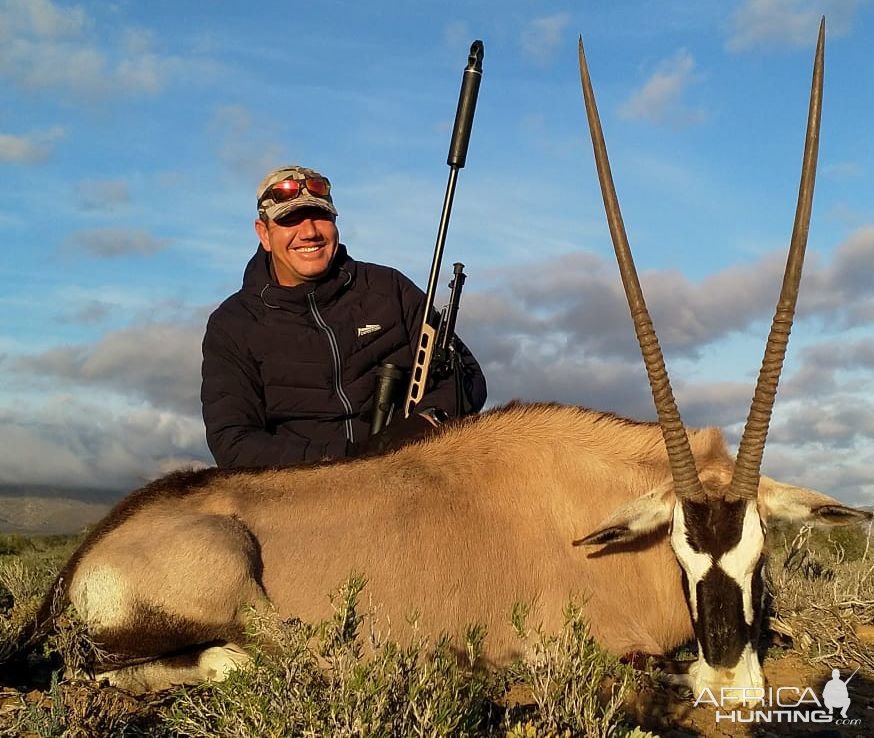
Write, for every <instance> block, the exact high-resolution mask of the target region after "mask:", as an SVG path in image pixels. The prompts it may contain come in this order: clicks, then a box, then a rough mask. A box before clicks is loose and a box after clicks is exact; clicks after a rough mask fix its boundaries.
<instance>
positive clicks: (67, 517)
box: [0, 484, 125, 535]
mask: <svg viewBox="0 0 874 738" xmlns="http://www.w3.org/2000/svg"><path fill="white" fill-rule="evenodd" d="M124 494H125V493H124V492H119V491H118V490H110V489H95V488H88V487H53V486H47V485H23V484H16V485H10V484H4V485H0V533H23V534H27V535H48V534H54V533H78V532H79V531H81V530H82V529H83V528H85V527H87V526H89V525H93V524H94V523H96V522H97V521H98V520H100V518H102V517H103V516H104V515H105V514H106V513H107V511H108V510H109V508H110V507H112V505H113V504H115V502H117V501H118V500H120V499H121V498H122V497H123V496H124Z"/></svg>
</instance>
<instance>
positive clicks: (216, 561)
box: [70, 513, 268, 683]
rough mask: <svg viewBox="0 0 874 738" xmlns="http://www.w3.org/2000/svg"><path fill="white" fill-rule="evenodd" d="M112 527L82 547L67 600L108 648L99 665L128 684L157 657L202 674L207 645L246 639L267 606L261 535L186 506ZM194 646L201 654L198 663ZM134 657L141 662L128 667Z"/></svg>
mask: <svg viewBox="0 0 874 738" xmlns="http://www.w3.org/2000/svg"><path fill="white" fill-rule="evenodd" d="M118 531H119V532H120V533H121V534H122V535H119V536H118V537H117V538H116V537H113V536H112V535H109V536H107V537H106V538H105V539H104V540H103V541H100V542H99V543H98V544H97V545H95V546H94V548H93V549H92V550H91V551H89V552H88V553H87V554H86V556H85V557H84V558H83V560H82V561H81V563H80V565H79V567H78V570H77V571H76V573H75V576H74V579H73V582H72V584H71V587H70V600H71V602H72V603H73V605H74V607H75V608H76V610H77V612H78V614H79V616H80V617H81V618H82V620H83V621H84V623H85V624H86V626H87V628H88V632H89V634H90V636H91V637H92V638H93V640H94V642H95V644H96V645H97V647H98V648H99V649H100V650H101V651H103V652H104V653H105V654H106V656H105V658H103V659H102V664H100V665H98V669H99V670H101V671H104V673H107V674H108V673H111V672H112V671H115V670H118V671H120V672H121V671H122V670H124V673H125V674H126V675H127V676H126V677H124V678H130V679H133V680H134V682H136V680H138V679H140V678H141V677H140V676H135V675H138V674H140V672H142V673H151V672H152V671H155V670H160V669H161V668H164V667H163V666H161V665H162V664H164V665H165V666H167V668H171V669H178V670H181V671H180V673H188V671H191V673H200V671H202V670H206V671H209V670H210V669H211V668H212V667H210V666H208V664H209V663H211V659H213V658H214V656H215V655H216V653H218V652H214V651H210V650H209V647H211V646H212V645H214V644H241V643H245V630H246V625H247V613H248V612H249V611H250V608H251V607H253V606H254V607H255V608H256V609H259V610H260V609H264V608H267V607H268V600H267V596H266V594H265V592H264V589H263V587H262V586H261V581H260V579H261V558H260V551H259V549H258V545H257V542H256V541H255V540H254V539H253V537H252V535H251V533H250V532H249V530H248V529H247V528H246V527H245V526H244V525H243V524H242V523H241V522H240V521H239V520H237V519H235V518H232V517H230V516H224V515H213V514H202V513H190V514H179V515H176V516H175V517H174V518H172V519H170V520H167V519H166V518H165V519H161V520H155V521H144V520H143V519H142V518H139V519H138V527H137V528H133V526H130V527H129V528H127V529H126V528H125V527H121V528H119V529H118ZM219 648H227V647H226V646H219ZM234 649H236V651H237V652H240V651H241V649H240V647H239V646H236V645H235V646H234ZM234 649H232V651H231V652H233V650H234ZM207 652H208V653H207ZM193 653H203V654H206V656H205V657H204V658H205V659H206V660H205V661H202V660H201V658H200V656H198V659H197V661H196V662H194V661H193V657H192V656H191V655H190V654H193ZM183 654H184V656H183ZM180 659H181V661H180ZM186 659H187V660H186ZM237 660H238V659H237V657H236V656H234V657H233V658H231V661H234V663H236V662H237ZM135 661H136V662H141V666H142V668H137V667H135V666H128V665H129V664H131V663H132V662H135ZM150 665H152V666H150ZM116 667H117V668H116ZM220 670H221V669H219V671H220ZM121 678H122V677H121V676H119V679H121ZM142 679H143V680H144V683H145V682H149V683H151V682H152V681H155V680H153V679H152V678H151V677H148V678H147V677H142ZM157 681H160V680H157Z"/></svg>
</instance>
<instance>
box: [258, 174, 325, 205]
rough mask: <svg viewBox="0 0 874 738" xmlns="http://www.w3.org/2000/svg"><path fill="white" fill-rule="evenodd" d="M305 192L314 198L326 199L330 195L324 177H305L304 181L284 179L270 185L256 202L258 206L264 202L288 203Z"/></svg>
mask: <svg viewBox="0 0 874 738" xmlns="http://www.w3.org/2000/svg"><path fill="white" fill-rule="evenodd" d="M304 190H306V191H307V192H308V193H309V194H310V195H313V196H314V197H327V196H328V195H330V194H331V183H330V182H329V181H328V180H327V179H325V178H324V177H306V178H305V179H284V180H282V182H277V183H276V184H272V185H270V187H268V188H267V190H266V191H265V192H264V194H263V195H261V198H260V199H259V200H258V204H259V205H260V204H261V203H262V202H264V200H273V202H275V203H280V202H288V201H289V200H294V199H295V198H297V197H300V196H301V194H302V193H303V191H304Z"/></svg>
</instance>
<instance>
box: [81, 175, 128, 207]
mask: <svg viewBox="0 0 874 738" xmlns="http://www.w3.org/2000/svg"><path fill="white" fill-rule="evenodd" d="M76 195H77V199H78V201H79V207H81V208H82V209H83V210H97V211H100V212H107V211H111V210H117V209H118V208H119V206H121V205H125V204H127V203H128V202H129V201H130V189H129V188H128V185H127V181H125V180H122V179H105V180H94V179H91V180H83V181H82V182H79V184H78V186H77V192H76Z"/></svg>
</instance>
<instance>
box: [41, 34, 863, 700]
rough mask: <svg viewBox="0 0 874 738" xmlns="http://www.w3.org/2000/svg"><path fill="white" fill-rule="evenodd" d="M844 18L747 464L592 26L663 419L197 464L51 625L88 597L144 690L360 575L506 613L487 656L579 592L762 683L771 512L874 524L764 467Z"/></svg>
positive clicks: (142, 503) (218, 666)
mask: <svg viewBox="0 0 874 738" xmlns="http://www.w3.org/2000/svg"><path fill="white" fill-rule="evenodd" d="M823 47H824V25H821V27H820V32H819V40H818V45H817V50H816V60H815V64H814V72H813V84H812V91H811V99H810V111H809V119H808V125H807V140H806V144H805V153H804V164H803V169H802V176H801V187H800V194H799V200H798V206H797V210H796V215H795V226H794V231H793V235H792V241H791V246H790V250H789V257H788V263H787V267H786V275H785V278H784V283H783V288H782V291H781V294H780V299H779V303H778V306H777V311H776V315H775V317H774V322H773V326H772V328H771V332H770V336H769V338H768V341H767V348H766V351H765V358H764V362H763V365H762V370H761V374H760V376H759V380H758V384H757V386H756V389H755V393H754V398H753V402H752V407H751V410H750V413H749V418H748V421H747V424H746V428H745V430H744V432H743V437H742V439H741V442H740V446H739V450H738V454H737V459H736V460H733V459H732V457H731V456H730V455H729V453H728V451H727V449H726V445H725V442H724V440H723V438H722V434H721V433H720V431H719V430H717V429H714V428H708V429H698V430H690V431H687V430H686V429H685V428H684V426H683V424H682V422H681V420H680V416H679V413H678V411H677V408H676V405H675V402H674V399H673V395H672V392H671V388H670V384H669V382H668V377H667V373H666V370H665V366H664V361H663V358H662V355H661V350H660V348H659V345H658V342H657V340H656V336H655V333H654V330H653V327H652V324H651V321H650V318H649V315H648V313H647V310H646V306H645V304H644V300H643V296H642V293H641V289H640V285H639V282H638V279H637V276H636V273H635V269H634V264H633V261H632V257H631V253H630V250H629V247H628V243H627V239H626V237H625V232H624V227H623V224H622V218H621V215H620V211H619V207H618V201H617V198H616V194H615V191H614V188H613V183H612V176H611V174H610V169H609V164H608V161H607V153H606V148H605V145H604V139H603V135H602V131H601V125H600V122H599V119H598V113H597V109H596V105H595V99H594V95H593V92H592V86H591V82H590V80H589V74H588V69H587V67H586V62H585V56H584V52H583V46H582V39H581V40H580V54H579V56H580V74H581V79H582V85H583V90H584V99H585V104H586V108H587V115H588V120H589V128H590V132H591V135H592V141H593V146H594V150H595V158H596V162H597V168H598V172H599V179H600V183H601V188H602V193H603V195H604V201H605V207H606V211H607V217H608V221H609V225H610V231H611V235H612V238H613V242H614V246H615V249H616V254H617V257H618V261H619V265H620V271H621V275H622V281H623V284H624V286H625V290H626V293H627V295H628V300H629V305H630V308H631V314H632V317H633V320H634V325H635V328H636V331H637V335H638V339H639V341H640V345H641V350H642V353H643V357H644V360H645V363H646V367H647V372H648V375H649V380H650V383H651V385H652V390H653V396H654V399H655V404H656V408H657V412H658V418H659V421H658V423H648V422H639V421H634V420H626V419H623V418H619V417H617V416H615V415H612V414H610V413H604V412H598V411H594V410H588V409H584V408H580V407H573V406H561V405H550V404H525V403H511V404H510V405H508V406H506V407H502V408H498V409H494V410H491V411H488V412H486V413H484V414H482V415H480V416H477V417H469V418H465V419H463V420H459V421H454V422H450V423H447V424H446V425H444V426H443V427H442V428H441V429H439V430H438V431H437V432H436V433H435V434H434V435H433V436H432V437H430V438H428V439H426V440H422V441H419V442H417V443H413V444H411V445H408V446H405V447H403V448H400V449H398V450H396V451H394V452H390V453H388V454H385V455H382V456H372V457H366V458H359V459H352V460H346V461H333V462H325V463H320V464H315V465H312V466H304V467H296V468H275V469H274V468H270V469H254V470H245V471H228V470H217V469H208V470H201V471H190V472H176V473H173V474H170V475H168V476H165V477H164V478H162V479H158V480H157V481H154V482H152V483H151V484H149V485H148V486H146V487H144V488H142V489H139V490H137V491H135V492H133V493H132V494H131V495H129V496H128V497H127V498H126V499H124V500H122V501H121V502H120V503H119V504H118V506H117V507H115V509H114V510H112V511H111V512H110V513H109V514H108V515H107V517H106V518H105V519H104V520H103V521H102V522H101V523H100V524H99V525H97V527H96V528H95V529H94V530H93V531H92V532H91V533H90V535H89V536H88V537H87V539H86V540H85V541H84V543H83V544H82V545H81V546H80V548H79V549H78V550H77V551H76V552H75V553H74V554H73V556H72V558H71V559H70V561H69V562H68V563H67V565H66V567H65V568H64V569H63V571H62V572H61V574H60V575H59V577H58V579H57V581H56V583H55V585H54V586H53V588H52V590H51V591H50V592H49V594H48V595H47V598H46V602H45V605H44V607H43V611H42V616H41V617H42V619H43V620H44V621H46V622H47V621H50V620H51V618H52V617H53V615H54V614H55V613H57V608H58V607H60V606H65V605H66V604H67V603H71V604H72V605H73V607H74V608H75V610H76V612H77V613H78V616H79V617H80V618H81V619H82V621H83V622H84V623H85V624H86V627H87V629H88V631H89V633H90V635H91V636H92V637H93V639H94V640H95V641H96V643H97V644H98V645H99V646H100V647H101V648H102V649H103V651H105V653H106V657H105V659H104V660H103V661H102V662H101V663H99V664H95V665H94V670H95V673H96V674H97V676H100V677H105V678H108V680H109V681H110V682H111V683H113V684H115V685H118V686H120V687H123V688H127V689H130V690H133V691H144V690H153V689H160V688H164V687H168V686H170V685H173V684H178V683H183V682H193V681H198V680H203V679H209V678H212V679H221V678H222V677H223V676H225V675H226V673H227V672H228V671H229V670H230V669H234V668H237V667H238V666H240V665H242V664H244V663H245V662H246V661H247V659H248V656H247V654H246V650H245V649H246V645H247V644H246V642H245V636H244V631H245V627H246V619H247V617H248V615H247V613H251V612H252V609H251V606H254V607H255V608H265V607H272V608H275V610H276V611H277V612H278V614H279V615H281V616H283V617H287V616H295V617H299V618H301V619H303V620H309V621H316V620H320V619H322V618H325V617H327V616H329V615H330V613H331V604H330V602H329V598H328V594H329V592H331V591H332V590H334V589H335V588H336V587H337V586H338V585H340V584H341V583H342V582H343V581H344V580H345V579H346V578H347V577H348V576H349V574H350V573H351V572H353V571H354V572H359V573H363V574H364V575H365V577H366V578H367V580H368V585H367V590H366V592H367V593H369V594H368V596H369V598H370V600H371V601H372V602H373V603H374V606H375V607H376V608H377V612H378V613H379V615H380V617H382V618H385V621H386V622H390V623H391V628H392V636H393V637H397V638H399V639H402V640H403V639H404V638H405V637H406V636H407V633H406V630H407V629H408V628H409V627H410V626H409V624H408V616H409V615H410V613H411V612H413V611H416V612H417V613H418V614H419V615H418V627H419V628H420V630H421V631H424V632H425V633H430V634H435V635H436V634H437V633H439V632H444V631H445V632H448V633H449V634H452V635H455V636H456V637H457V636H459V635H460V634H461V633H463V631H464V628H465V626H466V625H468V624H471V623H474V622H478V623H482V624H483V625H485V626H486V627H487V629H488V636H487V638H486V642H485V651H484V659H485V660H486V662H489V663H502V662H507V661H508V660H511V659H513V658H515V657H516V656H518V655H522V650H523V644H522V642H520V640H519V639H518V637H517V636H516V634H515V632H514V629H513V626H512V625H511V622H510V611H511V608H512V606H513V604H514V603H516V602H520V601H521V602H527V603H533V608H532V611H531V614H530V616H529V624H530V625H537V624H540V625H542V626H543V628H544V629H545V630H547V631H548V630H556V629H558V628H559V627H560V626H561V625H562V624H563V608H564V607H565V606H566V604H567V602H568V600H569V598H570V597H571V596H572V595H577V596H579V597H580V599H581V601H583V602H584V609H585V613H586V616H587V618H588V620H589V622H590V624H591V630H592V633H593V635H594V637H595V638H596V639H597V640H598V641H599V642H600V643H601V644H602V645H603V646H605V647H606V648H607V649H609V650H610V651H612V652H614V653H616V654H620V655H621V654H625V653H628V652H643V653H648V654H664V653H666V652H668V651H669V650H670V649H672V648H674V647H675V646H677V645H678V644H681V643H683V642H685V641H687V640H689V639H691V638H692V637H693V636H694V638H695V639H696V640H697V642H698V658H697V661H696V662H695V663H694V665H693V666H692V668H691V670H690V671H689V674H688V677H687V678H688V682H689V686H691V687H692V688H693V689H694V690H696V691H698V690H700V689H702V688H704V687H709V688H711V689H718V688H720V687H737V686H744V687H758V686H762V685H763V675H762V670H761V666H760V662H759V658H758V655H757V648H756V647H757V641H758V636H759V629H760V626H761V618H762V610H763V595H764V584H765V583H764V577H763V568H764V562H765V552H764V543H765V531H766V525H767V521H768V520H770V519H772V518H788V519H793V520H814V521H820V522H826V523H846V522H852V521H856V520H860V519H863V518H865V517H870V515H869V514H868V513H865V512H862V511H859V510H854V509H852V508H848V507H846V506H844V505H842V504H841V503H840V502H838V501H836V500H834V499H832V498H831V497H827V496H825V495H823V494H820V493H818V492H814V491H811V490H807V489H802V488H799V487H795V486H792V485H789V484H784V483H780V482H777V481H775V480H773V479H769V478H768V477H765V476H763V475H761V474H760V467H761V461H762V453H763V449H764V444H765V438H766V435H767V430H768V424H769V420H770V415H771V410H772V407H773V403H774V399H775V396H776V389H777V382H778V378H779V373H780V369H781V367H782V362H783V358H784V355H785V350H786V346H787V343H788V336H789V329H790V325H791V323H792V319H793V315H794V310H795V302H796V296H797V292H798V284H799V279H800V275H801V264H802V260H803V256H804V250H805V246H806V240H807V231H808V224H809V219H810V211H811V201H812V195H813V183H814V175H815V169H816V157H817V148H818V138H819V118H820V103H821V96H822V74H823V53H824V52H823Z"/></svg>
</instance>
